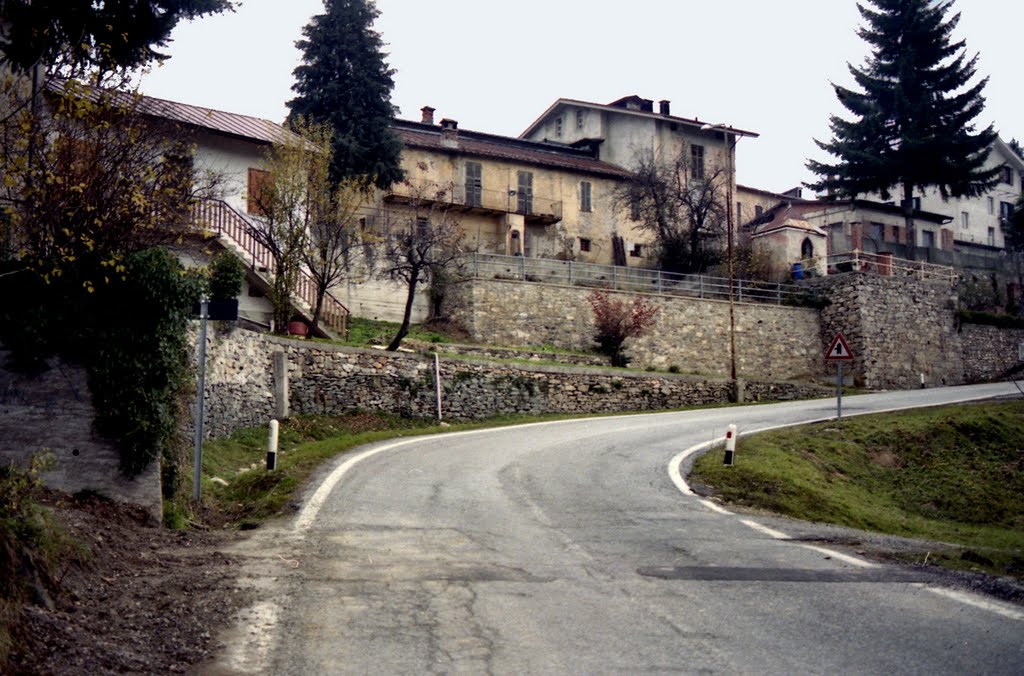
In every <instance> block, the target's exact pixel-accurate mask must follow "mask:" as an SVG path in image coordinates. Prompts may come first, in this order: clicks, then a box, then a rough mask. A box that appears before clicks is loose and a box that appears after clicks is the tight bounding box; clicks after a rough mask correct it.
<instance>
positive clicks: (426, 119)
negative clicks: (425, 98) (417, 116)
mask: <svg viewBox="0 0 1024 676" xmlns="http://www.w3.org/2000/svg"><path fill="white" fill-rule="evenodd" d="M420 112H421V113H423V119H422V120H420V122H422V123H423V124H434V109H433V108H431V107H430V106H423V107H422V108H420Z"/></svg>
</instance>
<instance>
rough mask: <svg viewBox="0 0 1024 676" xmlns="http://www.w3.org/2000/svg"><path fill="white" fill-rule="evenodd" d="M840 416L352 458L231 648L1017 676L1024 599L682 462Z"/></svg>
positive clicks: (429, 447)
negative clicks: (684, 456)
mask: <svg viewBox="0 0 1024 676" xmlns="http://www.w3.org/2000/svg"><path fill="white" fill-rule="evenodd" d="M1008 394H1017V390H1016V388H1015V387H1014V386H1013V385H1012V384H1009V385H985V386H972V387H965V388H941V389H932V390H921V391H915V392H898V393H883V394H871V395H862V396H855V397H846V398H844V401H843V413H844V417H845V416H847V415H855V414H858V413H868V412H873V411H878V410H887V409H894V408H906V407H912V406H925V405H932V404H939V403H947V402H951V401H965V400H969V399H976V398H984V397H989V396H998V395H1008ZM834 414H835V400H834V399H833V400H818V401H810V402H789V403H781V404H772V405H761V406H748V407H732V408H723V409H714V410H700V411H690V412H683V413H663V414H650V415H636V416H628V417H616V418H600V419H588V420H579V421H567V422H559V423H545V424H536V425H527V426H521V427H516V428H506V429H499V430H490V431H481V432H472V433H456V434H450V435H442V436H435V437H423V438H419V439H416V440H405V441H400V442H392V443H389V444H381V445H377V446H375V447H370V448H368V449H366V450H364V451H362V452H361V453H359V454H357V455H350V456H346V457H345V458H344V459H342V460H341V461H339V464H338V465H336V466H335V467H334V468H333V472H332V473H331V474H330V476H327V477H325V479H324V483H323V484H321V487H320V489H319V490H318V491H317V492H316V494H313V495H310V496H308V499H307V502H306V507H305V508H304V510H303V512H302V513H301V514H300V515H299V517H298V518H297V519H296V521H295V523H294V524H293V526H292V528H291V530H290V531H288V532H285V533H276V534H274V535H273V537H272V538H268V537H267V536H266V535H265V536H264V539H263V540H262V541H261V542H262V544H261V545H259V546H260V547H262V548H264V550H263V551H262V554H263V558H262V559H261V561H262V565H263V569H262V571H263V572H262V573H261V574H262V575H263V576H264V578H263V581H262V582H261V583H260V584H262V585H263V589H264V599H265V600H264V601H263V602H262V603H261V605H260V606H259V607H258V608H256V609H254V610H253V611H252V613H251V614H250V615H249V616H248V619H247V620H246V622H248V623H249V630H248V632H247V636H248V639H247V640H245V641H243V640H242V637H239V638H238V639H237V640H236V641H235V645H234V655H235V657H234V658H233V661H232V659H228V660H227V661H226V662H225V664H233V665H234V666H235V668H237V669H238V670H245V671H253V670H256V671H263V672H266V673H275V674H286V673H288V674H313V673H317V674H321V673H353V674H356V673H359V674H365V673H456V672H457V673H501V674H511V673H517V674H518V673H541V674H546V673H574V674H575V673H588V674H590V673H651V672H683V673H695V672H712V673H796V672H799V673H844V674H850V673H876V674H877V673H883V672H890V673H929V674H935V673H969V672H985V673H1014V672H1016V673H1020V670H1021V669H1024V641H1022V640H1021V639H1022V637H1024V609H1022V608H1020V607H1016V606H1011V605H1007V604H1002V603H1000V602H997V601H992V600H988V599H985V598H982V597H978V596H973V595H969V594H966V593H963V592H957V591H953V590H947V589H944V588H942V587H937V586H935V584H934V583H930V582H929V580H927V579H925V578H922V577H920V575H921V574H920V573H915V572H913V571H909V570H907V569H900V568H897V567H890V566H881V565H875V564H871V563H868V562H865V561H861V560H859V559H857V558H855V557H851V556H848V555H845V554H842V553H840V552H833V551H830V550H827V549H822V548H819V547H817V546H814V545H813V544H812V543H801V542H799V541H797V540H790V539H785V535H784V534H781V533H777V532H774V531H771V530H770V529H767V528H764V527H763V526H761V525H759V524H758V523H756V519H744V518H741V517H739V516H736V515H733V514H730V513H728V512H726V511H724V510H721V509H715V508H714V505H710V504H709V503H707V502H705V501H702V500H700V499H699V498H698V497H696V496H693V495H688V494H686V493H685V491H686V486H685V484H682V483H681V480H680V479H679V478H678V477H676V479H675V480H673V477H672V476H671V474H672V471H671V470H672V468H673V467H675V466H676V465H677V464H678V461H679V457H680V455H681V453H682V452H683V451H685V450H686V449H690V448H693V447H695V446H697V445H701V444H705V443H707V442H709V441H712V440H720V439H721V437H722V435H723V434H724V431H725V428H726V426H727V425H728V424H730V423H735V424H737V425H738V426H739V429H740V432H741V435H742V434H743V433H744V432H750V431H753V430H756V429H761V428H766V427H771V426H778V425H788V424H796V423H800V422H806V421H810V420H818V419H826V418H829V417H832V416H834ZM740 453H742V448H741V449H740ZM243 633H245V632H243ZM225 669H226V670H230V668H229V667H225Z"/></svg>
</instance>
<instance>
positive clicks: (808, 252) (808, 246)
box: [800, 237, 814, 258]
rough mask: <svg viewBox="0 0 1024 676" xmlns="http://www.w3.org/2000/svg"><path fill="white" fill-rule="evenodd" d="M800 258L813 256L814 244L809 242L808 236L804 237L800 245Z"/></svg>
mask: <svg viewBox="0 0 1024 676" xmlns="http://www.w3.org/2000/svg"><path fill="white" fill-rule="evenodd" d="M800 258H814V244H812V243H811V238H810V237H804V242H803V244H801V245H800Z"/></svg>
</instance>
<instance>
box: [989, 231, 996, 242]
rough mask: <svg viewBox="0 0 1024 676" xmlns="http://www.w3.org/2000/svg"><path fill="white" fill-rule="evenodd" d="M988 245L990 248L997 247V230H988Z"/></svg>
mask: <svg viewBox="0 0 1024 676" xmlns="http://www.w3.org/2000/svg"><path fill="white" fill-rule="evenodd" d="M988 245H989V246H995V245H996V229H995V228H989V229H988Z"/></svg>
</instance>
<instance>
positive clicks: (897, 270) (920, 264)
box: [800, 249, 959, 283]
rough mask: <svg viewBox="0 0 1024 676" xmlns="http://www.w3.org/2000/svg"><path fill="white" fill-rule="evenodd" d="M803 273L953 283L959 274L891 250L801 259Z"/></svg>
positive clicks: (942, 266) (855, 251) (852, 252)
mask: <svg viewBox="0 0 1024 676" xmlns="http://www.w3.org/2000/svg"><path fill="white" fill-rule="evenodd" d="M800 265H801V267H802V270H803V273H804V274H806V275H809V276H813V275H821V274H828V275H835V274H842V273H846V272H865V273H869V274H875V275H880V276H882V277H913V278H916V279H921V280H937V281H941V282H945V283H956V281H957V279H958V278H959V274H958V273H957V271H956V268H952V267H950V266H948V265H937V264H935V263H928V262H925V261H911V260H907V259H905V258H897V257H895V256H893V255H892V254H890V253H884V252H883V253H867V252H864V251H859V250H856V249H855V250H853V251H847V252H844V253H837V254H829V255H828V256H823V257H819V258H810V259H805V260H802V261H800Z"/></svg>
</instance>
